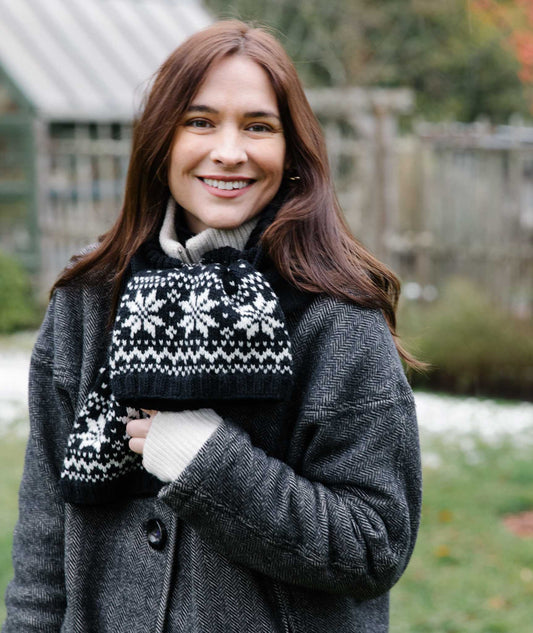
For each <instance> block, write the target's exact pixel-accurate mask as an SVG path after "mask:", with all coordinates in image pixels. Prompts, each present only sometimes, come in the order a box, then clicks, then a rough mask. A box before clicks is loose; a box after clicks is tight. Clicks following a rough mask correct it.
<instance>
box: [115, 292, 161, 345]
mask: <svg viewBox="0 0 533 633" xmlns="http://www.w3.org/2000/svg"><path fill="white" fill-rule="evenodd" d="M155 297H156V291H155V290H152V291H151V292H149V293H148V294H147V295H146V297H144V296H143V294H142V293H141V292H140V291H137V295H136V297H135V299H134V300H133V301H127V302H126V307H127V308H128V310H129V311H130V314H129V316H128V318H127V319H126V320H125V321H124V326H125V327H129V328H130V330H131V331H130V335H131V336H133V335H134V334H136V333H137V332H138V331H139V330H140V329H141V328H144V329H145V330H146V331H147V332H148V334H151V335H152V336H155V328H156V325H165V322H164V321H163V319H162V318H161V317H159V316H157V313H158V312H159V310H160V308H161V306H163V305H164V303H165V302H164V301H163V300H162V299H159V300H158V299H156V298H155Z"/></svg>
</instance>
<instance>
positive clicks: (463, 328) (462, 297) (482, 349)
mask: <svg viewBox="0 0 533 633" xmlns="http://www.w3.org/2000/svg"><path fill="white" fill-rule="evenodd" d="M399 322H400V333H401V334H403V335H404V337H405V339H406V343H407V345H408V347H411V348H412V349H413V350H415V353H417V355H418V357H419V358H421V359H422V360H424V361H426V362H428V363H430V365H431V368H430V370H429V371H428V373H427V375H420V374H419V375H413V381H414V384H415V385H417V386H428V387H431V388H437V389H444V390H448V391H452V392H454V393H470V394H486V395H493V396H500V397H514V398H531V394H533V327H532V325H531V323H528V322H524V321H520V320H518V319H516V318H513V317H512V316H510V315H508V314H505V313H504V312H503V311H501V310H499V309H498V308H496V307H495V306H494V305H493V304H492V303H491V302H490V301H489V300H488V299H487V298H486V297H485V296H484V294H483V293H482V292H481V291H480V290H479V289H477V288H476V287H475V286H474V285H473V284H472V282H468V281H466V280H462V279H454V280H452V281H450V282H449V283H448V285H447V286H446V287H445V289H444V291H443V293H442V296H441V297H440V298H439V299H438V300H437V301H436V302H435V303H433V304H430V305H420V304H404V305H402V309H401V312H400V318H399Z"/></svg>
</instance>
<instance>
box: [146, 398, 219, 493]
mask: <svg viewBox="0 0 533 633" xmlns="http://www.w3.org/2000/svg"><path fill="white" fill-rule="evenodd" d="M221 422H222V418H221V417H220V416H219V415H218V413H216V412H215V411H213V409H198V410H195V411H178V412H175V411H160V412H159V413H157V415H156V416H155V417H154V419H153V421H152V426H151V427H150V431H149V432H148V435H147V437H146V441H145V443H144V453H143V466H144V467H145V468H146V470H147V471H148V472H149V473H152V475H155V476H156V477H157V478H158V479H160V480H161V481H164V482H170V481H174V480H175V479H177V478H178V477H179V476H180V474H181V473H182V472H183V471H184V470H185V468H186V467H187V466H188V465H189V464H190V462H192V460H193V459H194V457H195V456H196V454H197V453H198V451H199V450H200V449H201V448H202V446H203V445H204V444H205V442H206V441H207V440H208V439H209V438H210V437H211V435H212V434H213V433H214V432H215V431H216V429H217V428H218V426H219V425H220V423H221Z"/></svg>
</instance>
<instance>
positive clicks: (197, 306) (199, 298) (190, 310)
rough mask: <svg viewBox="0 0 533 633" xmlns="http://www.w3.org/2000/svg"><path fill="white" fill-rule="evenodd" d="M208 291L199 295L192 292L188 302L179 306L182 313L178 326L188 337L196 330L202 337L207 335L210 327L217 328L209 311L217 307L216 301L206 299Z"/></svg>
mask: <svg viewBox="0 0 533 633" xmlns="http://www.w3.org/2000/svg"><path fill="white" fill-rule="evenodd" d="M208 295H209V289H207V290H204V291H203V292H201V293H200V294H196V293H195V292H194V291H193V292H191V294H190V295H189V299H188V301H184V302H183V303H182V304H181V308H182V310H183V312H184V315H183V318H182V319H181V321H180V322H179V324H178V325H180V326H181V327H184V328H185V334H187V335H189V334H190V333H191V332H194V330H198V332H200V333H201V334H203V335H204V336H208V335H209V328H210V327H217V326H218V323H217V322H216V321H215V319H213V317H212V316H211V310H212V309H213V308H214V307H215V306H216V305H217V302H216V301H213V300H212V299H209V298H208Z"/></svg>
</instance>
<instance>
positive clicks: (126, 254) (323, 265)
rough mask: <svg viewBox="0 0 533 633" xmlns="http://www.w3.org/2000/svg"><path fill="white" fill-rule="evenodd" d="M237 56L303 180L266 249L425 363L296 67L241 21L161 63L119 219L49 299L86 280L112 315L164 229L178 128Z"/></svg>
mask: <svg viewBox="0 0 533 633" xmlns="http://www.w3.org/2000/svg"><path fill="white" fill-rule="evenodd" d="M236 54H239V55H245V56H247V57H248V58H250V59H251V60H253V61H255V62H256V63H258V64H259V65H260V66H261V67H262V68H263V69H264V70H265V71H266V72H267V74H268V76H269V77H270V80H271V82H272V86H273V88H274V91H275V93H276V96H277V100H278V107H279V111H280V116H281V120H282V124H283V130H284V133H285V138H286V147H287V162H288V165H289V166H290V173H291V174H292V175H293V176H294V175H296V176H298V177H299V180H294V181H290V180H287V181H286V184H288V194H287V197H286V198H285V200H284V203H283V205H282V207H281V209H280V210H279V212H278V214H277V216H276V219H275V221H274V222H273V223H272V224H271V225H270V226H269V227H268V229H267V230H266V231H265V233H264V234H263V236H262V243H263V246H264V247H265V248H266V250H267V252H268V253H269V255H270V257H271V258H272V260H273V261H274V263H275V265H276V267H277V268H278V270H279V271H280V273H281V274H282V275H283V276H284V277H285V278H287V279H288V280H289V281H291V282H292V283H293V284H294V285H295V286H296V287H298V288H300V289H303V290H306V291H310V292H313V293H321V292H324V293H326V294H328V295H331V296H335V297H339V298H341V299H344V300H347V301H350V302H353V303H357V304H358V305H360V306H363V307H369V308H379V309H381V310H382V311H383V314H384V316H385V318H386V320H387V323H388V325H389V328H390V330H391V332H392V334H393V336H394V337H395V341H396V346H397V348H398V351H399V353H400V355H401V356H402V358H403V359H404V360H405V361H406V362H407V363H408V364H409V365H411V366H415V367H416V366H418V365H419V363H418V362H417V361H416V360H415V359H414V358H412V357H411V356H410V355H409V354H408V353H407V352H406V351H405V350H403V348H402V347H401V345H400V344H399V342H398V339H397V337H396V316H395V313H396V307H397V303H398V297H399V293H400V284H399V281H398V279H397V278H396V276H395V275H394V274H393V273H392V272H391V271H390V270H389V269H388V268H387V267H386V266H385V265H384V264H382V263H381V262H379V261H378V260H377V259H376V258H374V257H373V256H372V255H371V254H370V253H369V252H368V251H367V250H366V249H365V248H364V247H363V246H362V245H361V244H360V243H359V242H357V240H355V238H354V237H353V236H352V235H351V233H350V231H349V229H348V227H347V225H346V222H345V220H344V217H343V215H342V213H341V210H340V208H339V205H338V202H337V199H336V197H335V193H334V188H333V185H332V182H331V175H330V170H329V165H328V158H327V151H326V146H325V142H324V137H323V135H322V132H321V129H320V126H319V123H318V121H317V119H316V117H315V115H314V114H313V112H312V110H311V107H310V106H309V103H308V101H307V99H306V97H305V94H304V91H303V88H302V85H301V83H300V80H299V78H298V75H297V73H296V70H295V68H294V66H293V64H292V62H291V61H290V59H289V57H288V56H287V54H286V53H285V51H284V49H283V47H282V46H281V45H280V44H279V42H278V41H277V40H276V39H275V38H274V37H273V36H272V35H270V34H269V33H268V32H266V31H265V30H263V29H261V28H253V27H251V26H249V25H247V24H245V23H243V22H239V21H235V20H228V21H222V22H218V23H216V24H214V25H213V26H210V27H208V28H207V29H205V30H203V31H200V32H198V33H196V34H195V35H193V36H192V37H190V38H189V39H188V40H186V41H185V42H184V43H183V44H182V45H181V46H179V47H178V48H177V49H176V50H175V51H174V52H173V53H172V54H171V55H170V57H169V58H168V59H167V60H166V61H165V62H164V63H163V65H162V66H161V68H160V69H159V71H158V73H157V74H156V76H155V80H154V83H153V86H152V88H151V90H150V93H149V95H148V98H147V100H146V103H145V106H144V109H143V112H142V114H141V116H140V118H139V119H138V120H137V122H136V123H135V125H134V131H133V140H132V152H131V158H130V164H129V170H128V175H127V180H126V189H125V196H124V203H123V206H122V210H121V213H120V215H119V217H118V219H117V221H116V223H115V225H114V226H113V227H112V228H111V230H110V231H109V232H108V233H106V234H105V235H104V236H103V237H102V238H101V240H100V243H99V245H98V247H97V248H96V249H94V250H93V251H91V252H90V253H89V254H88V255H85V256H84V257H81V258H80V259H78V260H77V261H76V262H75V263H74V265H72V266H71V267H69V268H68V269H66V270H65V271H64V272H63V273H62V274H61V275H60V277H59V278H58V280H57V281H56V283H55V284H54V287H53V288H52V292H53V291H54V290H55V289H56V288H58V287H59V286H63V285H65V284H67V283H70V282H71V281H73V280H76V279H78V278H80V277H81V276H84V277H87V278H88V279H89V280H92V281H95V280H102V279H111V283H112V295H113V303H112V312H114V310H115V309H116V305H117V302H118V298H119V295H120V289H121V284H122V281H123V278H124V275H125V274H126V271H127V268H128V265H129V262H130V260H131V257H132V256H133V254H134V253H135V251H136V250H137V249H138V248H139V247H140V246H141V244H143V242H145V241H146V240H147V239H148V238H150V237H152V236H154V235H155V232H156V230H157V228H158V227H159V226H160V224H161V221H162V214H163V213H164V209H165V203H166V200H167V199H168V197H169V195H170V193H169V189H168V183H167V169H168V164H169V154H170V149H171V144H172V140H173V137H174V132H175V130H176V127H177V125H178V124H179V122H180V120H181V119H182V117H183V115H184V114H185V112H186V110H187V108H188V107H189V105H190V103H191V101H192V99H193V98H194V96H195V94H196V93H197V91H198V89H199V87H200V85H201V83H202V81H203V79H204V78H205V77H206V75H207V73H208V71H209V69H210V68H211V67H212V65H213V64H214V63H215V62H217V61H219V60H220V59H222V58H224V57H226V56H228V55H236Z"/></svg>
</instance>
